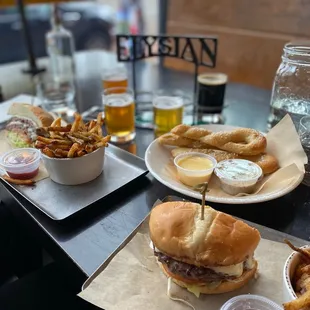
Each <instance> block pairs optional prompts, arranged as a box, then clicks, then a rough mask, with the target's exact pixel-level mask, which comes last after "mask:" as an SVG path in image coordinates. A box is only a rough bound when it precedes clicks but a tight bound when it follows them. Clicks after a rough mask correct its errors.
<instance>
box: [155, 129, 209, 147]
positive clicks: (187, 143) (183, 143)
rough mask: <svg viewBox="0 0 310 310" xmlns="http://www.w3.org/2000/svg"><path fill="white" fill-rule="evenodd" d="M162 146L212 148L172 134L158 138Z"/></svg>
mask: <svg viewBox="0 0 310 310" xmlns="http://www.w3.org/2000/svg"><path fill="white" fill-rule="evenodd" d="M158 141H159V143H160V144H162V145H170V146H179V147H191V148H206V149H207V148H213V147H211V146H209V145H207V144H205V143H203V142H201V141H195V140H192V139H189V138H186V137H181V136H178V135H175V134H173V133H166V134H164V135H162V136H160V137H159V138H158Z"/></svg>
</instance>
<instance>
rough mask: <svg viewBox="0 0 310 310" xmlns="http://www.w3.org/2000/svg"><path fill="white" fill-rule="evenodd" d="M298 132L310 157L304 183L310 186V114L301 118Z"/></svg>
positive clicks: (306, 166) (309, 157)
mask: <svg viewBox="0 0 310 310" xmlns="http://www.w3.org/2000/svg"><path fill="white" fill-rule="evenodd" d="M298 134H299V137H300V142H301V145H302V147H303V148H304V151H305V153H306V154H307V157H308V163H307V164H306V165H305V177H304V180H303V184H305V185H307V186H310V163H309V159H310V116H304V117H302V118H301V119H300V122H299V129H298Z"/></svg>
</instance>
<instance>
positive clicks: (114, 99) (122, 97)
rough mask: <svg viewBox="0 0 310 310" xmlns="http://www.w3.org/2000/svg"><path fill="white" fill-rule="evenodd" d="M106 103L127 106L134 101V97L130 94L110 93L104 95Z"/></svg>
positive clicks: (114, 105)
mask: <svg viewBox="0 0 310 310" xmlns="http://www.w3.org/2000/svg"><path fill="white" fill-rule="evenodd" d="M104 102H105V105H108V106H113V107H125V106H127V105H130V104H132V103H133V98H132V97H131V96H130V95H128V94H125V93H124V94H110V95H107V96H105V97H104Z"/></svg>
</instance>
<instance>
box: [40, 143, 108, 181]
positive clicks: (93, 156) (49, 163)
mask: <svg viewBox="0 0 310 310" xmlns="http://www.w3.org/2000/svg"><path fill="white" fill-rule="evenodd" d="M104 154H105V148H104V147H102V148H99V149H97V150H96V151H94V152H92V153H89V154H87V155H84V156H81V157H75V158H51V157H48V156H46V155H45V154H43V153H42V159H43V162H44V165H45V167H46V170H47V172H48V173H49V175H50V178H51V179H52V180H53V181H54V182H56V183H59V184H63V185H78V184H83V183H87V182H90V181H92V180H94V179H95V178H97V177H98V176H99V175H100V174H101V173H102V171H103V165H104Z"/></svg>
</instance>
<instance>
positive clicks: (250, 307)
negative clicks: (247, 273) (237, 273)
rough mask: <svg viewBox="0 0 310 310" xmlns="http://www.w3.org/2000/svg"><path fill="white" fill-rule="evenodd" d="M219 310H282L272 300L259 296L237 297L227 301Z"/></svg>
mask: <svg viewBox="0 0 310 310" xmlns="http://www.w3.org/2000/svg"><path fill="white" fill-rule="evenodd" d="M221 310H283V309H282V307H280V306H279V305H278V304H276V303H275V302H273V301H272V300H270V299H268V298H266V297H262V296H259V295H251V294H248V295H239V296H236V297H233V298H231V299H229V300H228V301H227V302H226V303H225V304H224V305H223V306H222V308H221Z"/></svg>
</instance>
